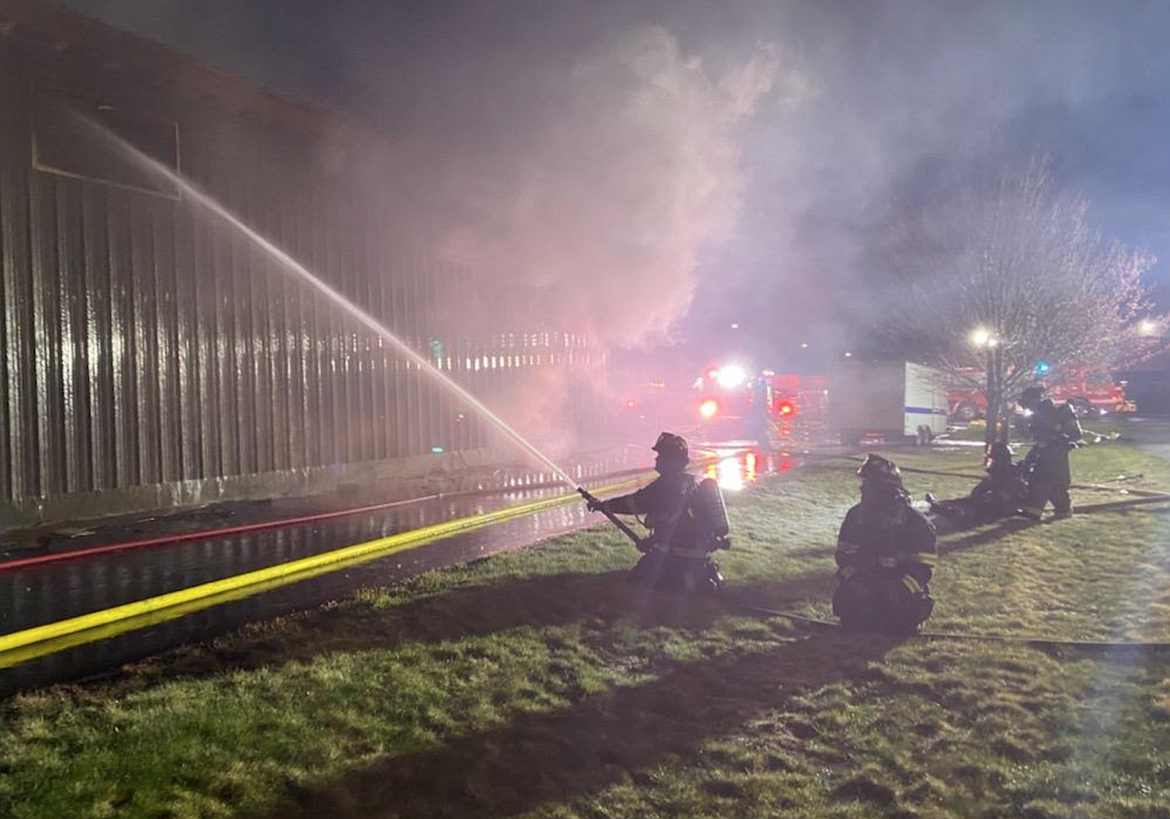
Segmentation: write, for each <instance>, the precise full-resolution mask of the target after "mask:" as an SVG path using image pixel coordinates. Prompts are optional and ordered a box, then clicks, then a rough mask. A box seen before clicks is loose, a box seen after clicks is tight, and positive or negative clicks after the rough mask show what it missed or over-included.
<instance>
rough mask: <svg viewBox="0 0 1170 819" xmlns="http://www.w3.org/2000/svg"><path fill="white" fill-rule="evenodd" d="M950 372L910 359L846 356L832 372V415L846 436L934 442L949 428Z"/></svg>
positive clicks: (851, 440)
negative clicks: (867, 359)
mask: <svg viewBox="0 0 1170 819" xmlns="http://www.w3.org/2000/svg"><path fill="white" fill-rule="evenodd" d="M946 381H947V378H946V374H945V373H943V372H941V371H939V370H935V369H932V368H930V367H925V366H922V365H921V364H911V363H909V362H906V361H843V362H840V363H839V364H838V365H837V366H836V367H835V368H834V370H833V371H832V373H831V374H830V375H829V394H828V419H829V429H830V431H831V432H833V433H835V434H837V435H839V436H840V437H841V442H842V443H844V444H848V445H856V444H858V443H860V442H861V441H862V440H863V439H865V438H882V439H884V440H886V441H891V440H906V439H911V438H912V439H914V440H915V441H916V442H918V443H928V442H929V441H930V439H932V438H933V437H934V436H936V435H939V434H941V433H943V432H946V430H947V411H948V409H949V407H948V403H947V388H946Z"/></svg>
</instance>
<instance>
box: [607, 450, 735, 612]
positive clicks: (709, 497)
mask: <svg viewBox="0 0 1170 819" xmlns="http://www.w3.org/2000/svg"><path fill="white" fill-rule="evenodd" d="M653 449H654V451H655V452H657V453H658V456H657V458H656V459H655V461H654V468H655V470H657V472H658V475H659V477H658V478H656V479H655V480H654V481H653V482H651V483H650V484H648V485H646V486H644V487H642V488H641V489H639V490H638V491H637V492H633V493H631V494H629V495H623V496H622V497H620V498H613V499H611V500H607V501H595V500H593V501H589V504H588V505H589V508H590V509H591V510H592V511H606V512H610V513H614V514H619V515H645V516H646V517H645V521H644V522H645V524H646V526H647V527H648V528H649V529H650V536H649V537H648V538H646V539H644V540H642V541H641V544H640V545H639V549H640V550H641V551H642V553H643V554H642V558H641V559H640V560H639V561H638V564H637V565H636V566H635V567H634V569H633V572H632V574H633V576H634V578H635V579H636V580H638V581H639V582H641V583H644V584H646V585H648V586H652V587H654V588H657V589H660V590H662V591H716V590H718V588H719V587H720V585H721V584H722V583H723V577H722V575H720V574H719V564H718V563H716V562H715V561H714V560H712V559H711V552H713V551H714V550H716V549H721V548H728V543H727V540H726V536H727V513H726V509H725V507H724V506H723V497H722V495H721V494H719V487H718V484H716V483H715V482H714V481H713V480H710V479H707V480H704V481H702V482H701V483H700V482H699V481H698V480H697V479H696V478H695V476H694V475H691V474H690V473H688V472H687V471H686V467H687V464H688V463H689V461H690V457H689V454H688V451H687V442H686V441H685V440H684V439H682V438H680V437H679V436H678V435H673V434H671V433H669V432H664V433H662V434H661V435H659V436H658V440H657V441H656V442H655V444H654V447H653ZM712 493H714V494H712Z"/></svg>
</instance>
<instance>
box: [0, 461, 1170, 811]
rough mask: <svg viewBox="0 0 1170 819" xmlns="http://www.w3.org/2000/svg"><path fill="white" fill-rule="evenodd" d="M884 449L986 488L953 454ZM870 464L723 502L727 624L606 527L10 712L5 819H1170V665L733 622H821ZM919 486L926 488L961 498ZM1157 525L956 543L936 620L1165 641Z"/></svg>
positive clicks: (960, 484)
mask: <svg viewBox="0 0 1170 819" xmlns="http://www.w3.org/2000/svg"><path fill="white" fill-rule="evenodd" d="M895 457H896V458H897V459H898V460H899V461H901V462H904V463H906V464H908V465H914V466H919V467H922V468H930V469H942V470H946V471H953V470H956V469H958V470H962V469H967V470H968V471H972V472H977V468H975V469H972V466H973V465H972V463H971V459H972V454H971V453H966V452H960V453H936V452H932V453H903V452H899V453H897V454H896V456H895ZM1074 458H1075V460H1074V468H1076V469H1077V470H1078V472H1079V475H1078V478H1079V479H1082V480H1093V481H1103V480H1107V479H1108V478H1110V477H1115V476H1116V475H1117V474H1120V473H1121V472H1122V471H1124V472H1127V473H1128V474H1134V473H1137V472H1143V473H1144V474H1146V475H1149V476H1152V477H1151V478H1150V480H1151V481H1152V480H1155V479H1161V477H1163V476H1165V475H1166V474H1167V470H1166V467H1165V465H1164V464H1163V463H1161V462H1157V461H1153V460H1151V459H1149V458H1146V457H1145V456H1142V455H1140V454H1139V453H1137V452H1136V451H1134V450H1131V449H1128V448H1126V447H1122V446H1118V445H1109V446H1108V447H1106V446H1102V447H1098V448H1090V449H1087V450H1084V451H1081V452H1078V453H1077V454H1076V455H1075V456H1074ZM974 466H975V467H977V464H975V465H974ZM853 468H855V465H849V464H844V463H842V464H832V463H829V464H822V465H819V466H816V467H810V468H808V469H805V470H803V471H801V472H799V473H798V474H796V475H794V476H792V477H790V478H786V479H781V480H775V481H771V482H767V483H765V484H762V485H759V486H757V487H755V488H754V489H752V490H751V491H749V492H746V493H744V494H742V495H740V496H737V497H735V498H733V499H732V501H731V506H732V514H733V516H734V521H735V548H734V549H733V550H732V551H730V552H726V553H723V554H722V555H721V556H720V559H721V562H722V563H723V566H724V569H725V573H726V574H727V575H728V577H729V578H730V579H731V582H730V586H729V589H728V593H727V595H726V596H725V599H724V600H723V601H722V602H713V601H689V602H685V603H684V602H680V601H678V600H675V599H671V598H663V597H658V596H655V595H649V596H647V595H643V594H639V593H638V592H636V591H635V590H632V589H629V588H628V587H627V586H626V585H625V584H624V583H623V582H622V579H623V572H624V570H625V569H626V568H628V567H629V565H630V564H631V563H632V562H633V558H634V554H633V551H632V549H631V548H630V547H629V546H628V545H627V544H625V543H624V542H623V541H622V540H621V538H620V536H619V535H617V534H616V533H614V532H611V531H610V530H608V529H605V528H599V529H596V530H590V531H587V532H579V533H574V534H572V535H567V536H564V537H560V538H556V539H553V540H551V541H548V542H546V543H544V544H542V545H540V546H538V547H536V548H534V549H531V550H527V551H524V552H521V553H514V554H508V555H501V556H498V557H493V558H490V559H488V560H485V561H482V562H479V563H477V564H475V565H471V566H465V567H460V568H456V569H451V570H446V571H439V572H433V573H431V574H428V575H425V576H423V577H420V578H418V579H417V580H415V581H414V582H412V583H408V584H406V585H403V586H397V587H390V588H385V589H369V590H365V591H363V592H362V593H360V594H357V595H355V596H354V597H353V598H352V599H349V600H345V601H339V602H338V604H336V605H333V606H330V607H327V608H325V609H322V610H319V611H314V612H308V613H304V614H300V615H296V616H293V617H288V618H282V619H281V620H278V621H273V622H270V623H266V624H258V625H256V626H254V627H251V628H248V629H245V630H243V631H242V632H240V633H237V634H234V635H231V636H228V637H225V638H223V639H220V640H217V641H215V642H213V643H209V644H205V645H198V646H190V647H186V648H184V649H181V650H179V651H175V652H171V653H169V654H166V655H161V656H159V657H156V658H154V659H151V660H149V661H146V662H142V663H138V664H136V665H133V666H129V667H127V668H126V669H124V670H123V671H122V672H121V673H120V674H119V675H117V676H116V677H114V678H111V679H107V680H102V681H96V682H88V683H80V684H74V685H62V686H57V687H54V688H50V689H46V690H43V691H39V692H35V693H28V694H24V695H21V696H18V697H14V698H12V699H10V700H8V701H7V702H4V703H2V704H0V714H2V717H0V719H2V723H0V815H3V816H12V817H41V816H44V817H49V816H52V817H62V816H68V817H84V816H94V817H98V816H171V817H195V816H251V817H277V816H280V817H284V816H305V817H309V816H341V817H396V816H401V817H420V816H451V817H455V816H476V817H481V816H542V817H565V818H566V819H567V818H568V817H574V818H575V817H635V816H639V817H643V816H671V817H674V816H677V817H683V816H687V817H691V816H737V817H738V816H744V817H756V816H758V817H765V816H768V817H771V816H777V815H784V816H804V817H830V816H832V817H839V816H844V817H849V816H856V817H862V816H864V817H871V816H886V817H910V816H920V817H981V816H986V817H993V816H1025V817H1157V816H1170V809H1168V808H1167V807H1166V806H1167V805H1170V761H1166V760H1165V753H1164V751H1165V749H1166V748H1167V747H1170V682H1168V678H1170V673H1168V672H1170V668H1168V661H1167V659H1166V654H1164V653H1162V652H1157V651H1148V652H1135V651H1131V650H1126V651H1118V652H1114V653H1105V652H1090V651H1084V650H1078V649H1069V648H1053V649H1050V650H1038V649H1033V648H1028V647H1025V646H1020V645H1002V644H985V643H964V642H957V641H948V640H933V641H927V640H920V639H919V640H912V641H909V642H905V643H902V644H897V643H893V642H889V641H882V640H875V639H872V638H857V637H852V636H850V635H847V634H841V633H837V632H834V631H829V632H822V631H809V630H804V629H802V628H801V627H799V626H796V625H793V624H792V623H790V622H788V621H785V620H783V619H759V618H756V617H751V616H745V615H744V614H742V610H741V609H738V608H737V604H739V603H754V604H762V605H766V606H769V607H773V608H784V609H789V610H794V611H799V612H802V613H806V614H812V615H816V616H824V615H826V614H827V613H828V605H827V598H828V595H829V593H830V591H831V589H832V570H833V566H832V551H833V542H834V538H835V533H836V526H837V524H838V522H839V521H840V518H841V516H842V514H843V513H844V511H845V509H846V508H848V506H849V505H850V504H851V503H852V502H853V499H854V496H855V492H856V486H855V479H854V478H853V476H852V474H851V471H852V469H853ZM1087 476H1093V477H1091V478H1089V477H1087ZM907 480H908V483H909V485H910V488H911V490H912V491H913V493H914V494H915V496H918V497H921V494H922V492H924V491H925V490H926V489H931V490H933V491H935V492H936V493H938V494H939V495H940V496H947V495H951V494H960V493H961V492H964V491H965V490H966V489H967V488H969V487H970V485H971V484H970V482H969V481H967V480H964V479H961V478H939V477H928V476H921V475H915V474H908V475H907ZM1166 483H1168V484H1170V480H1168V481H1167V482H1166ZM1124 497H1125V496H1122V495H1117V496H1116V497H1115V496H1114V495H1113V494H1110V493H1103V492H1090V493H1082V494H1081V495H1079V496H1078V497H1077V501H1078V503H1080V504H1081V505H1082V506H1086V505H1089V504H1091V503H1100V502H1102V501H1103V500H1117V499H1119V498H1120V499H1124ZM1163 510H1164V507H1163ZM1168 520H1170V518H1167V517H1166V516H1165V515H1164V514H1163V511H1161V510H1157V509H1154V508H1151V507H1133V508H1131V509H1126V508H1122V509H1117V508H1114V509H1111V510H1107V511H1102V512H1099V513H1092V514H1086V515H1084V516H1081V517H1078V518H1074V519H1073V520H1071V521H1064V522H1060V523H1053V524H1041V525H1025V524H1024V523H1023V522H1014V521H1013V522H1007V523H1002V524H996V525H991V526H985V527H981V528H978V529H974V530H970V531H966V532H958V533H954V534H952V535H949V536H947V537H946V538H944V539H943V542H942V552H943V558H942V566H941V569H940V572H939V576H938V578H937V580H936V582H935V583H934V584H933V588H934V592H935V594H936V596H937V597H938V601H939V602H938V607H937V609H936V616H935V617H934V618H933V620H932V623H931V627H932V628H933V629H934V630H938V631H944V630H945V631H969V632H997V633H1008V634H1040V633H1044V634H1051V635H1053V636H1056V637H1066V638H1094V639H1106V638H1116V637H1122V638H1142V639H1159V640H1170V598H1168V597H1167V591H1166V590H1167V589H1170V582H1168V581H1170V538H1167V531H1166V526H1167V522H1168Z"/></svg>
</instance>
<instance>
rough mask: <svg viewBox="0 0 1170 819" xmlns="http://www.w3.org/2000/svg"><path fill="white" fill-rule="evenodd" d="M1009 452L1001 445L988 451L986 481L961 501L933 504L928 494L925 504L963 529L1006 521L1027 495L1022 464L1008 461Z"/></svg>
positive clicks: (1026, 471)
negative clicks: (964, 526)
mask: <svg viewBox="0 0 1170 819" xmlns="http://www.w3.org/2000/svg"><path fill="white" fill-rule="evenodd" d="M1013 455H1014V453H1013V452H1012V448H1011V447H1010V446H1009V445H1008V444H1006V443H1003V442H1002V441H1001V442H999V443H996V444H994V445H993V446H992V447H991V452H990V454H989V456H988V461H987V467H986V469H985V470H984V471H986V472H987V477H986V478H984V479H983V480H981V481H980V482H979V485H978V486H976V487H975V488H974V489H972V490H971V494H970V495H968V496H967V497H965V498H955V499H953V500H944V501H937V500H935V499H934V496H933V495H931V494H930V493H929V492H927V493H926V502H927V503H929V504H930V510H931V511H932V512H934V513H935V514H937V515H939V516H940V517H943V518H946V519H947V520H950V521H954V522H956V523H961V524H963V525H970V526H977V525H979V524H981V523H991V522H992V521H996V520H999V519H1000V518H1006V517H1009V516H1010V515H1014V514H1016V513H1017V512H1019V510H1020V507H1021V506H1022V505H1023V503H1024V499H1025V498H1026V497H1027V494H1028V470H1027V469H1026V468H1025V466H1024V464H1022V463H1016V462H1015V461H1013V460H1012V456H1013Z"/></svg>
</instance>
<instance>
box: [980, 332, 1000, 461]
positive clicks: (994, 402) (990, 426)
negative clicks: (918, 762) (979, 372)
mask: <svg viewBox="0 0 1170 819" xmlns="http://www.w3.org/2000/svg"><path fill="white" fill-rule="evenodd" d="M984 362H985V363H984V366H985V367H987V430H986V431H985V433H984V435H983V453H984V454H985V455H987V454H990V452H991V447H992V445H994V444H995V432H996V427H997V426H998V424H999V381H998V379H997V378H996V373H995V343H994V340H988V342H987V345H986V346H985V347H984Z"/></svg>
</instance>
